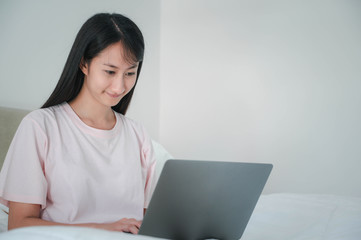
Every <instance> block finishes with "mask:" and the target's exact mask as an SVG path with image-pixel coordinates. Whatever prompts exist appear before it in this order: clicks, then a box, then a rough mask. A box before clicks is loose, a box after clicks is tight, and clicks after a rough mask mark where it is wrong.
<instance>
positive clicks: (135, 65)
mask: <svg viewBox="0 0 361 240" xmlns="http://www.w3.org/2000/svg"><path fill="white" fill-rule="evenodd" d="M103 65H105V66H108V67H111V68H117V69H119V67H117V66H115V65H113V64H110V63H103ZM136 67H138V63H136V64H134V65H132V66H130V67H129V68H128V69H133V68H136Z"/></svg>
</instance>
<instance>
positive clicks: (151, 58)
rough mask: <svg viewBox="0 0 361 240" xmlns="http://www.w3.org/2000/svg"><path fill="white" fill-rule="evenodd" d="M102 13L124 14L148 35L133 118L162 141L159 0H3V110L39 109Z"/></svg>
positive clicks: (0, 61)
mask: <svg viewBox="0 0 361 240" xmlns="http://www.w3.org/2000/svg"><path fill="white" fill-rule="evenodd" d="M98 12H110V13H112V12H117V13H121V14H124V15H126V16H128V17H130V18H131V19H132V20H133V21H134V22H136V24H137V25H138V26H139V27H140V29H141V30H142V32H143V35H144V38H145V44H146V53H145V63H144V65H143V69H142V73H141V76H140V79H139V84H138V85H137V89H136V92H135V96H134V98H133V102H132V105H131V107H130V109H129V112H128V115H129V116H130V117H132V118H135V119H137V120H139V121H141V122H142V123H143V124H144V125H145V126H146V128H147V129H149V132H150V134H151V135H152V137H153V138H155V139H157V138H158V132H159V129H158V124H159V42H160V40H159V38H160V0H152V1H147V0H133V1H129V0H102V1H89V0H77V1H72V0H62V1H55V0H50V1H48V0H31V1H27V0H15V1H14V0H1V1H0V29H1V40H0V41H1V44H0V53H1V54H0V105H1V106H7V107H15V108H22V109H29V110H32V109H36V108H39V107H40V106H41V105H42V104H43V103H44V102H45V100H46V99H47V98H48V97H49V95H50V94H51V92H52V91H53V89H54V87H55V85H56V83H57V81H58V79H59V77H60V74H61V71H62V69H63V67H64V64H65V61H66V58H67V56H68V54H69V51H70V48H71V46H72V44H73V41H74V39H75V36H76V34H77V32H78V31H79V29H80V27H81V25H82V24H83V23H84V22H85V21H86V20H87V19H88V18H89V17H91V16H92V15H94V14H95V13H98Z"/></svg>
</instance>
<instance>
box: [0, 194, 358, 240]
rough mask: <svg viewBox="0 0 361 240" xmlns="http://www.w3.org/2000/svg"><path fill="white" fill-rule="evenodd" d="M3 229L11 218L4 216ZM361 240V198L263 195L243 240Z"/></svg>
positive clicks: (69, 233) (56, 235)
mask: <svg viewBox="0 0 361 240" xmlns="http://www.w3.org/2000/svg"><path fill="white" fill-rule="evenodd" d="M0 221H1V222H0V226H2V227H5V228H6V225H7V223H5V221H7V215H6V214H5V213H3V212H2V213H0ZM0 239H1V240H2V239H9V240H23V239H29V240H35V239H36V240H43V239H44V240H45V239H46V240H48V239H56V240H58V239H59V240H60V239H61V240H75V239H76V240H82V239H84V240H85V239H87V240H93V239H94V240H95V239H104V240H119V239H125V240H127V239H129V240H147V239H156V238H151V237H146V236H139V235H131V234H126V233H118V232H110V231H104V230H98V229H91V228H78V227H29V228H21V229H16V230H12V231H8V232H4V233H1V234H0ZM265 239H267V240H283V239H284V240H301V239H302V240H306V239H307V240H336V239H337V240H341V239H342V240H360V239H361V198H353V197H342V196H331V195H305V194H270V195H262V196H261V197H260V199H259V201H258V204H257V206H256V208H255V210H254V213H253V215H252V217H251V219H250V221H249V223H248V226H247V228H246V230H245V232H244V234H243V236H242V240H265Z"/></svg>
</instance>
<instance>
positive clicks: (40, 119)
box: [23, 104, 63, 125]
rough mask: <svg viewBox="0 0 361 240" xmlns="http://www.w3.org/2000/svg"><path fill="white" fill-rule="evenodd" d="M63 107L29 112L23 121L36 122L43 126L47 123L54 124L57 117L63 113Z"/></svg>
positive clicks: (58, 106) (56, 106)
mask: <svg viewBox="0 0 361 240" xmlns="http://www.w3.org/2000/svg"><path fill="white" fill-rule="evenodd" d="M62 105H63V104H59V105H55V106H52V107H47V108H40V109H36V110H33V111H31V112H29V113H28V114H27V115H26V116H25V117H24V119H23V121H31V122H36V123H38V124H40V125H43V124H44V123H47V122H52V121H54V120H56V119H57V115H58V114H59V113H60V112H62V111H63V110H62Z"/></svg>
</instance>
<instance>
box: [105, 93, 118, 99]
mask: <svg viewBox="0 0 361 240" xmlns="http://www.w3.org/2000/svg"><path fill="white" fill-rule="evenodd" d="M107 94H108V95H109V96H110V97H112V98H119V97H120V96H121V94H111V93H107Z"/></svg>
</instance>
